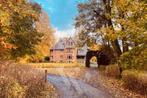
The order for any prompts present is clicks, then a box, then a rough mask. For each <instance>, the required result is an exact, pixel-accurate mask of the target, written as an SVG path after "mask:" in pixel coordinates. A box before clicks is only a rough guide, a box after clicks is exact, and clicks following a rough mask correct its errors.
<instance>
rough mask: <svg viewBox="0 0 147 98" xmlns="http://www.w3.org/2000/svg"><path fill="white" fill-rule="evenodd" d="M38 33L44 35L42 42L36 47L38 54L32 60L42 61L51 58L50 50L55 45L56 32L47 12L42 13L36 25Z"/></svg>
mask: <svg viewBox="0 0 147 98" xmlns="http://www.w3.org/2000/svg"><path fill="white" fill-rule="evenodd" d="M35 24H36V29H37V31H38V32H41V34H42V35H43V36H42V37H41V41H40V42H39V44H38V45H36V47H35V50H36V54H35V55H32V58H31V59H32V60H34V61H35V60H37V61H38V60H42V59H43V58H44V57H45V56H49V52H50V51H49V49H50V48H51V46H52V45H53V43H54V40H55V39H54V30H53V28H52V27H51V25H50V21H49V17H48V15H47V13H46V12H44V11H41V13H40V17H39V20H38V21H37V22H36V23H35Z"/></svg>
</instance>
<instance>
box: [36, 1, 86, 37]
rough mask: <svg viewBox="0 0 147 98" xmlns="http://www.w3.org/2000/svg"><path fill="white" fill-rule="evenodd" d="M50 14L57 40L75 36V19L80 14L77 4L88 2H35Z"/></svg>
mask: <svg viewBox="0 0 147 98" xmlns="http://www.w3.org/2000/svg"><path fill="white" fill-rule="evenodd" d="M34 1H35V2H37V3H38V4H40V5H41V6H42V8H43V10H44V11H45V12H46V13H47V14H48V16H49V19H50V24H51V26H52V27H53V28H54V29H55V31H56V32H55V36H56V37H57V39H59V38H61V37H69V36H73V34H74V32H75V29H74V19H75V17H76V16H77V14H78V9H77V4H78V3H81V2H86V1H87V0H34Z"/></svg>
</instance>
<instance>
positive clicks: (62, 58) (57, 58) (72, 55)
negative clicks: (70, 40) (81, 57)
mask: <svg viewBox="0 0 147 98" xmlns="http://www.w3.org/2000/svg"><path fill="white" fill-rule="evenodd" d="M76 56H77V48H65V49H64V50H51V51H50V61H52V62H58V63H59V62H77V57H76Z"/></svg>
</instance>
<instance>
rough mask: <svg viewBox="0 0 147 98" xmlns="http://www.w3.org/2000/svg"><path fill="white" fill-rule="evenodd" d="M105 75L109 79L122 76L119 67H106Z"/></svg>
mask: <svg viewBox="0 0 147 98" xmlns="http://www.w3.org/2000/svg"><path fill="white" fill-rule="evenodd" d="M105 74H106V75H107V76H109V77H113V78H118V77H119V76H120V69H119V66H118V65H109V66H106V69H105Z"/></svg>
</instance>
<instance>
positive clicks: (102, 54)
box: [85, 48, 116, 67]
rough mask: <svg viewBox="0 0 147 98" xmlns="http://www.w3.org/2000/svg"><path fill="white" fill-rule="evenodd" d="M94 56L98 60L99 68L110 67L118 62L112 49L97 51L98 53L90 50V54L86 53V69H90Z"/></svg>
mask: <svg viewBox="0 0 147 98" xmlns="http://www.w3.org/2000/svg"><path fill="white" fill-rule="evenodd" d="M94 56H95V57H96V58H97V64H98V67H99V66H100V65H109V64H110V63H114V62H115V60H116V58H115V56H114V52H113V51H112V49H111V48H107V49H106V48H105V49H102V50H96V51H93V50H88V52H87V53H86V59H85V60H86V61H85V64H86V67H90V59H91V58H92V57H94Z"/></svg>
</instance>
